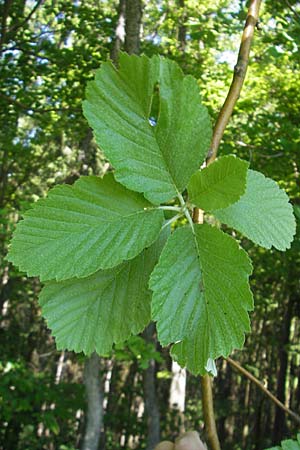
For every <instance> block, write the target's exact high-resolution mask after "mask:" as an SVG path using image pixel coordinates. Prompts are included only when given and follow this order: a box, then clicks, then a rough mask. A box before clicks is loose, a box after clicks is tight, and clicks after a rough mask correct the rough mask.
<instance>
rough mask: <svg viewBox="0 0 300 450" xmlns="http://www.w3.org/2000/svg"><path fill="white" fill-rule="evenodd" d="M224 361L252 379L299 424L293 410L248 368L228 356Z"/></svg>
mask: <svg viewBox="0 0 300 450" xmlns="http://www.w3.org/2000/svg"><path fill="white" fill-rule="evenodd" d="M225 359H226V361H227V362H228V363H229V364H230V365H231V366H232V367H234V368H235V369H236V370H237V371H238V372H240V373H241V374H242V375H244V376H245V377H247V378H248V379H249V380H250V381H252V382H253V383H254V384H255V385H256V386H258V387H259V389H260V390H261V391H262V392H263V393H264V394H265V395H266V396H267V397H269V398H270V399H271V400H272V402H274V403H275V404H276V405H277V406H279V408H281V409H282V410H283V411H285V412H286V413H287V414H288V415H289V416H290V417H292V418H293V420H294V421H295V422H297V423H298V424H300V416H298V414H296V413H295V412H293V411H292V410H291V409H289V408H288V407H287V406H285V405H284V404H283V403H281V401H280V400H278V398H277V397H275V395H273V394H272V393H271V392H270V391H269V390H268V389H267V388H266V387H265V386H264V385H263V384H262V382H261V381H259V380H258V379H257V378H256V377H255V376H254V375H252V373H250V372H248V370H246V369H244V367H242V366H241V365H240V364H239V363H237V362H236V361H234V360H233V359H231V358H230V357H227V358H225Z"/></svg>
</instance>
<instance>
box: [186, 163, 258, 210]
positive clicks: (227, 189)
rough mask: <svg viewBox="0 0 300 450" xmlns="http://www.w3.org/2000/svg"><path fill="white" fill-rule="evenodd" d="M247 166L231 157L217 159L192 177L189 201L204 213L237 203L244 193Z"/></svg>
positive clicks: (189, 186)
mask: <svg viewBox="0 0 300 450" xmlns="http://www.w3.org/2000/svg"><path fill="white" fill-rule="evenodd" d="M248 166H249V164H248V163H247V162H246V161H243V160H241V159H239V158H236V157H235V156H233V155H228V156H223V157H222V158H219V159H217V160H216V161H215V162H213V163H212V164H210V165H209V166H208V167H205V168H204V169H202V170H200V171H198V172H196V173H195V174H194V175H193V176H192V178H191V180H190V182H189V185H188V192H189V198H190V201H191V202H192V203H193V204H195V205H196V206H198V207H199V208H201V209H203V210H205V211H212V210H213V209H219V208H226V207H227V206H229V205H231V204H232V203H235V202H237V201H238V199H239V198H240V197H241V196H242V195H243V194H244V193H245V189H246V176H247V169H248Z"/></svg>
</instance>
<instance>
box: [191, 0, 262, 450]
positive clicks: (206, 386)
mask: <svg viewBox="0 0 300 450" xmlns="http://www.w3.org/2000/svg"><path fill="white" fill-rule="evenodd" d="M260 5H261V0H251V2H250V6H249V9H248V13H247V17H246V23H245V27H244V31H243V34H242V39H241V44H240V49H239V54H238V59H237V63H236V66H235V68H234V74H233V79H232V82H231V86H230V88H229V92H228V95H227V97H226V100H225V102H224V105H223V106H222V109H221V111H220V113H219V116H218V118H217V122H216V125H215V128H214V132H213V137H212V142H211V148H210V152H209V155H208V159H207V165H209V164H210V163H212V162H213V161H214V160H215V159H216V156H217V153H218V149H219V145H220V142H221V139H222V137H223V134H224V131H225V128H226V126H227V124H228V122H229V119H230V117H231V115H232V112H233V109H234V107H235V104H236V102H237V100H238V98H239V96H240V92H241V90H242V87H243V84H244V80H245V77H246V72H247V67H248V63H249V54H250V48H251V43H252V40H253V35H254V30H255V26H256V24H257V21H258V15H259V9H260ZM193 222H194V223H203V211H202V210H201V209H199V208H194V211H193ZM201 387H202V405H203V413H204V422H205V430H206V434H207V440H208V443H209V446H210V449H211V450H220V449H221V447H220V442H219V438H218V433H217V427H216V422H215V417H214V408H213V395H212V385H211V379H210V376H209V375H205V376H203V377H201Z"/></svg>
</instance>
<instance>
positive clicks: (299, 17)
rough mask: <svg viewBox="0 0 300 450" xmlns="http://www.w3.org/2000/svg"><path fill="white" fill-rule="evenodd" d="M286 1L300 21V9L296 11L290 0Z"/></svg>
mask: <svg viewBox="0 0 300 450" xmlns="http://www.w3.org/2000/svg"><path fill="white" fill-rule="evenodd" d="M285 3H286V4H287V6H288V7H289V9H290V10H291V11H292V13H293V14H294V16H295V17H296V18H297V19H298V20H297V21H299V22H300V14H299V13H298V11H296V10H295V9H294V8H293V6H292V5H291V4H290V2H289V0H285Z"/></svg>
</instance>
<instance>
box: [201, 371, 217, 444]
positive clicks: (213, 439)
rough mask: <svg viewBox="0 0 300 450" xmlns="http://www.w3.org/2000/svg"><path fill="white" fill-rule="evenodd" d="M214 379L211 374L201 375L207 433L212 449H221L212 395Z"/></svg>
mask: <svg viewBox="0 0 300 450" xmlns="http://www.w3.org/2000/svg"><path fill="white" fill-rule="evenodd" d="M211 384H212V381H211V377H210V376H209V375H204V376H203V377H201V389H202V408H203V415H204V423H205V433H206V436H207V441H208V443H209V447H210V449H211V450H221V446H220V441H219V438H218V433H217V427H216V421H215V416H214V405H213V395H212V386H211Z"/></svg>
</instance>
